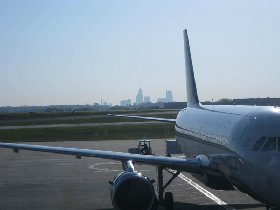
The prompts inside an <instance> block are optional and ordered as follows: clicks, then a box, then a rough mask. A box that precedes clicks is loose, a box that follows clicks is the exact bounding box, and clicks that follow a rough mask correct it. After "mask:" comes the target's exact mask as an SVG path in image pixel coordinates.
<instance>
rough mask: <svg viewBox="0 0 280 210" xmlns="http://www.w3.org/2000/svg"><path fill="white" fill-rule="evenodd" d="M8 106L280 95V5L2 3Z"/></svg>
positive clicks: (0, 63)
mask: <svg viewBox="0 0 280 210" xmlns="http://www.w3.org/2000/svg"><path fill="white" fill-rule="evenodd" d="M0 5H1V6H0V74H1V77H0V89H1V91H0V106H8V105H10V106H20V105H50V104H86V103H89V104H92V103H94V102H100V99H101V98H103V100H105V101H108V102H111V103H113V104H119V102H120V100H122V99H127V98H130V99H132V101H135V96H136V94H137V91H138V89H139V88H142V89H143V93H144V95H149V96H151V99H152V101H155V100H156V99H157V98H158V97H162V96H164V94H165V90H166V89H171V90H172V91H173V97H174V99H175V100H176V101H185V100H186V90H185V86H186V85H185V73H184V54H183V53H184V49H183V29H185V28H187V29H188V33H189V39H190V45H191V51H192V58H193V66H194V70H195V77H196V81H197V88H198V94H199V98H200V100H201V101H205V100H211V99H212V98H213V99H214V100H218V99H220V98H224V97H226V98H247V97H280V96H279V92H280V85H279V82H278V80H279V78H280V70H279V63H278V61H279V55H280V53H279V51H280V41H279V40H280V38H279V37H280V2H279V1H276V0H275V1H272V0H271V1H260V0H248V1H243V0H235V1H222V0H220V1H217V0H213V1H206V0H205V1H197V0H175V1H163V0H161V1H156V0H155V1H148V0H141V1H128V0H127V1H113V0H112V1H110V0H105V1H101V0H100V1H93V0H92V1H71V0H65V1H62V0H58V1H54V0H53V1H52V0H40V1H37V0H34V1H32V0H0Z"/></svg>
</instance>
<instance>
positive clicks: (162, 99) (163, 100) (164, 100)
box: [157, 98, 166, 103]
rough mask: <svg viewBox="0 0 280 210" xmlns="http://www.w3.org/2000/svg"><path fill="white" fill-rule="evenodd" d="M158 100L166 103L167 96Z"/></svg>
mask: <svg viewBox="0 0 280 210" xmlns="http://www.w3.org/2000/svg"><path fill="white" fill-rule="evenodd" d="M157 102H163V103H164V102H166V98H158V99H157Z"/></svg>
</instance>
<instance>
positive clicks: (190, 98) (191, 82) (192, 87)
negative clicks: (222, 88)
mask: <svg viewBox="0 0 280 210" xmlns="http://www.w3.org/2000/svg"><path fill="white" fill-rule="evenodd" d="M184 47H185V68H186V77H187V78H186V82H187V102H188V107H199V100H198V96H197V90H196V84H195V79H194V73H193V65H192V57H191V50H190V44H189V38H188V32H187V30H186V29H185V30H184Z"/></svg>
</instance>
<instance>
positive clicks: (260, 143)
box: [253, 136, 266, 151]
mask: <svg viewBox="0 0 280 210" xmlns="http://www.w3.org/2000/svg"><path fill="white" fill-rule="evenodd" d="M265 140H266V137H264V136H263V137H261V138H260V139H258V140H257V141H256V143H255V145H254V147H253V151H258V150H259V149H260V148H261V146H262V145H263V143H264V141H265Z"/></svg>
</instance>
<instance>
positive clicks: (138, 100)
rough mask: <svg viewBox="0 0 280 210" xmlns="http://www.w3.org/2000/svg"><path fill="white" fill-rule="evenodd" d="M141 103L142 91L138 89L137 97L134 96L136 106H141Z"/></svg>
mask: <svg viewBox="0 0 280 210" xmlns="http://www.w3.org/2000/svg"><path fill="white" fill-rule="evenodd" d="M142 103H143V92H142V89H141V88H140V89H139V90H138V93H137V96H136V105H138V104H142Z"/></svg>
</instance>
